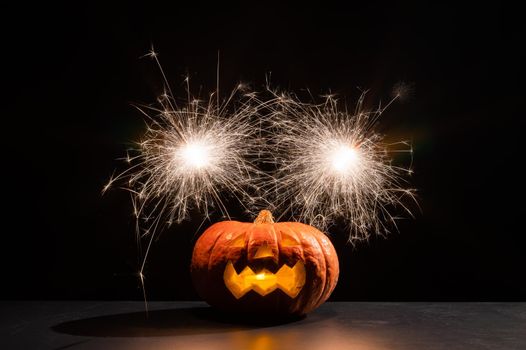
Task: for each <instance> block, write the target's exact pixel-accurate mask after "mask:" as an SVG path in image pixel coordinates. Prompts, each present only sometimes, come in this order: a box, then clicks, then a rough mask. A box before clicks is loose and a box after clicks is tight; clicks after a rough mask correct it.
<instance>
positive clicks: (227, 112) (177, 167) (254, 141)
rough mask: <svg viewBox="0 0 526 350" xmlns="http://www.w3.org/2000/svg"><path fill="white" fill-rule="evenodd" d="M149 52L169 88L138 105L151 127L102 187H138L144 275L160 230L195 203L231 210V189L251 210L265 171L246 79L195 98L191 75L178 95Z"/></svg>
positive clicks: (135, 194)
mask: <svg viewBox="0 0 526 350" xmlns="http://www.w3.org/2000/svg"><path fill="white" fill-rule="evenodd" d="M149 56H151V57H152V58H154V59H155V61H156V62H157V64H158V67H159V69H160V71H161V73H162V75H163V77H164V79H165V83H166V92H165V93H164V94H162V95H161V97H159V99H158V106H155V107H151V106H141V107H138V109H139V110H140V111H141V112H142V113H143V114H144V115H145V116H146V118H147V119H148V123H147V130H146V133H145V135H144V137H143V140H142V141H141V142H139V143H138V144H137V148H136V149H135V150H133V151H132V152H133V155H129V156H128V157H127V158H126V161H127V162H128V163H129V167H128V169H127V170H125V171H124V172H123V173H121V174H120V175H118V176H116V177H114V178H112V179H111V180H110V181H109V183H108V184H107V185H106V186H105V187H104V190H103V191H106V190H107V189H108V188H109V187H111V186H112V185H114V184H116V183H117V184H119V185H120V186H122V187H124V188H125V189H126V190H128V191H130V193H131V195H132V202H133V207H134V214H135V216H136V218H137V225H136V227H137V236H138V243H139V246H141V245H142V244H141V242H142V241H141V239H142V238H147V242H148V243H147V248H146V251H145V253H144V255H143V259H142V264H141V267H140V271H139V277H140V279H141V282H143V283H144V274H143V271H144V267H145V263H146V260H147V256H148V253H149V250H150V246H151V243H152V241H153V238H154V236H155V235H156V233H158V232H160V231H161V230H162V228H163V227H165V226H166V225H170V224H172V223H174V222H175V223H180V222H181V221H182V220H184V219H185V218H187V216H188V213H189V211H190V210H191V209H192V208H195V209H198V210H200V211H201V213H202V214H203V217H204V218H205V220H206V219H207V218H208V217H209V215H210V213H211V211H218V212H219V213H220V214H221V215H222V216H225V217H228V218H229V214H228V211H227V209H226V205H225V202H224V201H225V197H233V198H236V199H237V201H238V203H239V204H241V205H242V206H244V207H245V209H246V210H249V208H248V206H250V205H251V203H253V202H255V201H256V200H257V198H256V196H255V195H254V194H253V193H255V191H253V189H254V187H257V183H258V182H259V181H261V179H260V177H261V176H264V174H263V173H262V172H261V171H259V170H258V169H257V168H256V167H255V166H254V164H253V160H254V159H255V158H257V153H258V150H259V149H260V147H259V146H258V142H259V131H260V128H259V125H258V124H257V123H259V121H258V118H257V117H256V116H257V115H258V113H259V108H260V106H259V105H258V104H256V103H254V99H253V95H251V94H244V93H243V92H242V88H243V87H242V86H241V85H239V86H238V87H237V88H236V89H234V91H232V93H231V94H230V95H229V96H228V98H226V100H224V101H223V102H221V101H220V99H219V98H218V96H217V93H218V92H217V91H216V92H215V93H213V94H211V95H210V96H209V99H208V100H207V101H205V102H203V101H200V100H198V99H194V98H192V96H191V95H190V92H189V91H190V87H189V82H188V79H186V82H187V94H188V98H187V101H185V102H183V103H178V102H177V101H176V99H175V98H174V97H173V95H172V93H171V90H170V88H169V84H168V82H167V81H166V77H165V75H164V72H163V70H162V67H161V65H160V64H159V61H158V59H157V55H156V54H155V53H154V52H153V51H152V52H151V53H150V55H149ZM255 117H256V118H255ZM249 193H250V194H249ZM203 222H204V221H203ZM143 291H144V288H143ZM145 299H146V298H145Z"/></svg>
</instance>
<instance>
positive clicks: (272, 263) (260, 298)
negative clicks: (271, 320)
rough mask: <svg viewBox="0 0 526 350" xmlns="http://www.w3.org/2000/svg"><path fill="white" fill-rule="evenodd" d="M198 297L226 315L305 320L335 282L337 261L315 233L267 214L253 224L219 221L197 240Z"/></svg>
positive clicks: (194, 265) (195, 274) (194, 272)
mask: <svg viewBox="0 0 526 350" xmlns="http://www.w3.org/2000/svg"><path fill="white" fill-rule="evenodd" d="M191 272H192V279H193V282H194V285H195V288H196V289H197V292H198V293H199V295H200V296H201V297H202V298H203V299H204V300H206V301H207V302H208V303H209V304H210V305H212V306H214V307H217V308H220V309H223V310H225V311H229V312H241V313H253V314H258V315H261V314H286V315H303V314H305V313H308V312H310V311H312V310H313V309H315V308H316V307H318V306H319V305H321V304H322V303H323V302H325V300H327V298H328V297H329V295H330V294H331V292H332V291H333V290H334V287H335V286H336V283H337V281H338V274H339V267H338V257H337V255H336V251H335V250H334V247H333V246H332V244H331V242H330V241H329V239H328V238H327V236H325V235H324V234H323V233H322V232H320V231H318V230H317V229H316V228H314V227H312V226H309V225H305V224H302V223H299V222H280V223H274V221H273V220H272V214H271V213H270V212H269V211H268V210H263V211H261V212H260V214H259V216H258V217H257V219H256V220H255V221H254V223H245V222H238V221H223V222H219V223H216V224H214V225H212V226H211V227H209V228H208V229H207V230H206V231H205V232H204V233H203V234H202V236H201V237H200V238H199V239H198V240H197V243H196V244H195V247H194V252H193V256H192V265H191Z"/></svg>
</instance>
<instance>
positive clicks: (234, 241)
mask: <svg viewBox="0 0 526 350" xmlns="http://www.w3.org/2000/svg"><path fill="white" fill-rule="evenodd" d="M227 238H228V237H227ZM229 243H230V246H231V247H236V248H244V247H245V246H246V244H247V240H246V235H245V233H244V232H243V233H242V234H240V235H237V236H234V235H232V238H230V240H229Z"/></svg>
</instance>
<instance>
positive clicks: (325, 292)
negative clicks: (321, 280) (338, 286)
mask: <svg viewBox="0 0 526 350" xmlns="http://www.w3.org/2000/svg"><path fill="white" fill-rule="evenodd" d="M313 236H314V238H315V239H316V242H318V245H319V246H320V250H321V252H322V255H323V260H325V286H324V287H323V291H322V293H321V295H320V298H319V299H318V303H317V304H316V305H320V304H321V303H323V302H324V300H323V299H324V298H325V295H326V294H327V290H328V289H330V288H331V286H330V283H327V278H328V276H329V274H328V271H329V262H328V261H327V256H326V255H325V249H323V245H322V244H321V242H320V240H319V239H318V235H317V234H313Z"/></svg>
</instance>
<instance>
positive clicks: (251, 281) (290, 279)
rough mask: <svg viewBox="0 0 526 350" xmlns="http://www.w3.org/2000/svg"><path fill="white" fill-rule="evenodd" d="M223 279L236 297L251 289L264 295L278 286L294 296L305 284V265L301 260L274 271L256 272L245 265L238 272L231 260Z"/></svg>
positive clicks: (290, 295)
mask: <svg viewBox="0 0 526 350" xmlns="http://www.w3.org/2000/svg"><path fill="white" fill-rule="evenodd" d="M223 280H224V281H225V285H226V287H227V288H228V290H229V291H230V292H231V293H232V295H234V297H235V298H236V299H239V298H241V297H242V296H243V295H245V294H246V293H248V292H249V291H251V290H253V291H255V292H257V293H258V294H260V295H261V296H265V295H267V294H269V293H272V292H273V291H275V290H276V289H278V288H279V289H281V290H282V291H283V292H285V294H287V295H288V296H289V297H291V298H295V297H297V296H298V294H299V292H300V291H301V288H303V285H304V284H305V266H304V265H303V263H302V262H301V261H298V262H296V264H295V265H294V266H293V267H290V266H288V265H286V264H283V265H282V266H281V268H280V269H279V270H278V272H276V273H273V272H271V271H269V270H267V269H263V270H261V271H259V272H257V273H256V272H254V271H253V270H252V269H251V268H250V267H248V266H247V267H245V268H244V269H243V271H241V273H239V274H238V273H237V271H236V269H235V268H234V264H233V263H232V261H229V262H228V263H227V265H226V268H225V272H224V273H223Z"/></svg>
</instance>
